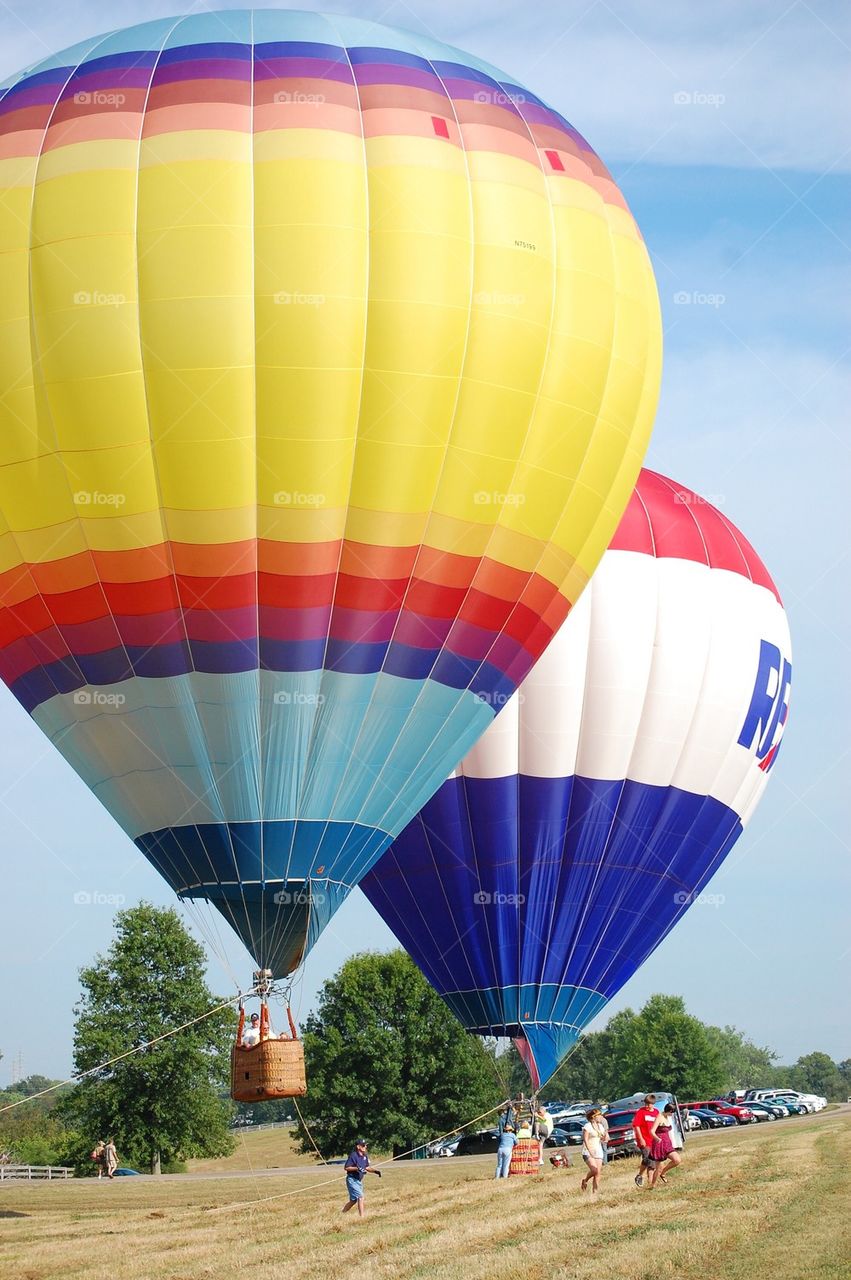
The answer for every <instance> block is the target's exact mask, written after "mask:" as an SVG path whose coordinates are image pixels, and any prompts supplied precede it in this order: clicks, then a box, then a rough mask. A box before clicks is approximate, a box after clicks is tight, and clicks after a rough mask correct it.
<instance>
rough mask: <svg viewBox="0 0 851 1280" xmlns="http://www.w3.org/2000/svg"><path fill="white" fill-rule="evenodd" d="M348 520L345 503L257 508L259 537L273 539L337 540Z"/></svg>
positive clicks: (285, 540)
mask: <svg viewBox="0 0 851 1280" xmlns="http://www.w3.org/2000/svg"><path fill="white" fill-rule="evenodd" d="M345 523H346V508H345V507H326V506H318V507H317V506H293V507H285V506H281V505H278V506H275V507H268V506H261V507H258V509H257V537H258V538H264V539H266V540H268V541H270V542H299V543H302V542H338V541H339V539H340V538H342V536H343V529H344V527H345Z"/></svg>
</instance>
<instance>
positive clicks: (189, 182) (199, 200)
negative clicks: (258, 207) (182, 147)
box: [139, 135, 252, 235]
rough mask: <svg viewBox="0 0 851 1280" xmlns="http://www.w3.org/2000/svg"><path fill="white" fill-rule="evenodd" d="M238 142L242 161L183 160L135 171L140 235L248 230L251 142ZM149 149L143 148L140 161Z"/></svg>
mask: <svg viewBox="0 0 851 1280" xmlns="http://www.w3.org/2000/svg"><path fill="white" fill-rule="evenodd" d="M234 136H235V137H236V136H239V137H240V138H241V141H242V160H241V161H240V160H236V159H231V160H218V159H206V160H185V161H182V162H180V163H176V162H175V163H171V164H158V165H147V166H145V165H143V166H141V167H140V169H139V232H140V234H142V235H144V234H145V233H147V232H150V231H153V230H154V229H160V230H162V231H165V232H171V231H174V230H176V229H177V228H179V227H199V228H200V227H214V226H223V227H228V226H229V227H248V226H250V225H251V208H252V204H251V188H252V170H251V163H250V161H251V140H250V139H249V138H246V137H244V136H243V135H234ZM148 147H149V143H148V141H147V140H145V141H143V142H142V146H141V152H140V155H141V157H144V156H145V155H146V152H147V149H148Z"/></svg>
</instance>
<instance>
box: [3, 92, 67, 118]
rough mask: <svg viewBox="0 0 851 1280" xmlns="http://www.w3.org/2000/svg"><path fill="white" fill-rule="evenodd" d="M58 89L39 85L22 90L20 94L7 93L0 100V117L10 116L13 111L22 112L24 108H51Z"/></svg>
mask: <svg viewBox="0 0 851 1280" xmlns="http://www.w3.org/2000/svg"><path fill="white" fill-rule="evenodd" d="M60 87H61V86H60V85H56V84H39V85H35V86H34V87H33V88H32V89H24V90H22V91H21V92H20V93H12V92H10V93H7V94H6V96H5V97H4V98H3V99H2V100H0V116H7V115H11V113H12V112H13V111H23V110H24V109H25V108H26V107H42V106H51V105H52V104H53V103H54V102H55V101H56V95H57V91H58V90H59V88H60Z"/></svg>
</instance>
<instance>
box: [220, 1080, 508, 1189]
mask: <svg viewBox="0 0 851 1280" xmlns="http://www.w3.org/2000/svg"><path fill="white" fill-rule="evenodd" d="M293 1102H295V1098H294V1099H293ZM510 1102H511V1099H510V1098H504V1099H503V1101H502V1102H499V1103H497V1105H496V1106H495V1107H491V1108H490V1109H489V1110H487V1111H483V1112H482V1114H481V1115H480V1116H474V1117H473V1119H472V1120H467V1121H466V1122H465V1123H464V1124H460V1125H457V1126H456V1127H455V1128H454V1129H448V1130H447V1131H446V1133H441V1134H440V1135H439V1136H438V1137H437V1138H430V1139H429V1140H428V1142H418V1143H417V1145H416V1146H415V1147H409V1148H408V1150H407V1151H402V1152H401V1153H400V1154H399V1155H398V1156H390V1157H388V1159H387V1160H380V1161H379V1162H378V1164H376V1165H370V1168H376V1169H381V1168H382V1167H383V1166H384V1165H386V1164H394V1163H395V1161H397V1160H403V1159H404V1158H405V1156H409V1155H411V1154H412V1153H413V1152H414V1151H419V1150H421V1149H422V1147H424V1146H429V1145H431V1144H432V1143H434V1142H442V1141H443V1139H444V1138H450V1137H451V1136H452V1134H454V1133H460V1132H461V1131H462V1130H463V1129H467V1128H469V1126H470V1125H471V1124H476V1122H477V1121H479V1120H484V1118H485V1116H491V1115H493V1113H494V1112H495V1111H501V1110H502V1108H503V1107H505V1106H508V1105H509V1104H510ZM295 1106H296V1111H298V1112H299V1115H301V1112H300V1111H299V1107H298V1103H297V1102H296V1103H295ZM306 1128H307V1126H305V1129H306ZM308 1137H310V1141H311V1142H313V1137H312V1135H310V1133H308ZM313 1145H314V1147H316V1143H315V1142H314V1143H313ZM317 1152H318V1148H317ZM320 1159H321V1156H320ZM338 1182H339V1174H338V1175H337V1176H336V1177H334V1178H326V1179H325V1181H324V1182H312V1183H310V1185H309V1186H307V1187H296V1189H295V1191H279V1192H278V1193H277V1194H276V1195H273V1196H263V1197H262V1198H261V1199H259V1200H240V1201H238V1202H237V1203H236V1204H220V1205H217V1206H215V1207H214V1208H212V1209H206V1210H205V1212H206V1213H227V1212H229V1211H230V1210H232V1209H253V1208H254V1207H255V1206H256V1205H258V1204H268V1203H269V1201H271V1200H285V1199H286V1198H287V1197H288V1196H299V1195H302V1194H303V1193H304V1192H305V1191H315V1190H316V1189H317V1187H331V1186H335V1185H337V1183H338Z"/></svg>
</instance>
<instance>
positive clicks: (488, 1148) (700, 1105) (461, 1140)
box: [429, 1089, 827, 1158]
mask: <svg viewBox="0 0 851 1280" xmlns="http://www.w3.org/2000/svg"><path fill="white" fill-rule="evenodd" d="M656 1096H657V1099H658V1102H657V1105H659V1106H660V1107H661V1106H664V1105H665V1103H666V1102H669V1101H670V1102H674V1103H675V1104H677V1105H678V1107H679V1120H680V1124H681V1127H682V1130H683V1137H684V1136H685V1133H686V1132H695V1131H696V1130H698V1129H720V1128H722V1127H724V1126H727V1125H739V1124H758V1123H760V1122H761V1121H771V1120H783V1119H785V1118H786V1117H788V1116H797V1115H809V1114H811V1113H812V1112H814V1111H820V1110H821V1109H822V1107H825V1106H827V1100H826V1099H825V1098H820V1097H817V1096H816V1095H815V1094H809V1093H800V1092H798V1091H797V1090H796V1089H748V1090H744V1089H738V1090H736V1091H735V1092H734V1093H731V1094H729V1095H728V1096H727V1097H726V1098H708V1099H705V1100H704V1101H696V1102H680V1103H677V1099H676V1098H675V1097H674V1096H673V1095H672V1094H667V1093H658V1092H657V1095H656ZM641 1102H642V1098H641V1096H640V1095H639V1094H635V1095H633V1096H632V1097H631V1098H621V1099H619V1100H618V1101H617V1102H612V1103H609V1104H608V1105H604V1106H603V1107H602V1111H603V1113H604V1114H605V1117H606V1120H607V1122H608V1125H609V1156H610V1158H611V1157H616V1156H621V1155H635V1153H636V1152H637V1151H638V1144H637V1143H636V1141H635V1131H634V1129H633V1127H632V1126H633V1120H634V1118H635V1113H636V1111H637V1109H638V1108H639V1106H640V1105H641ZM543 1105H544V1110H545V1111H547V1112H548V1114H549V1115H550V1117H551V1119H552V1121H553V1131H552V1133H551V1134H550V1135H549V1137H548V1138H546V1139H545V1141H544V1146H545V1147H569V1146H577V1147H578V1146H580V1145H581V1143H582V1126H583V1125H584V1124H585V1113H586V1112H587V1110H588V1109H589V1107H591V1106H593V1105H594V1104H593V1103H592V1102H591V1101H590V1100H589V1099H587V1098H586V1099H582V1100H581V1101H579V1102H547V1103H544V1104H543ZM498 1144H499V1129H497V1128H493V1129H481V1130H479V1132H478V1133H465V1134H463V1135H460V1136H459V1135H457V1134H456V1135H454V1136H452V1137H450V1138H444V1139H443V1140H442V1141H440V1142H436V1143H434V1144H433V1145H432V1146H431V1147H430V1148H429V1155H432V1156H442V1157H446V1156H474V1155H475V1156H479V1155H491V1154H494V1153H495V1152H496V1149H497V1146H498Z"/></svg>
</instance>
